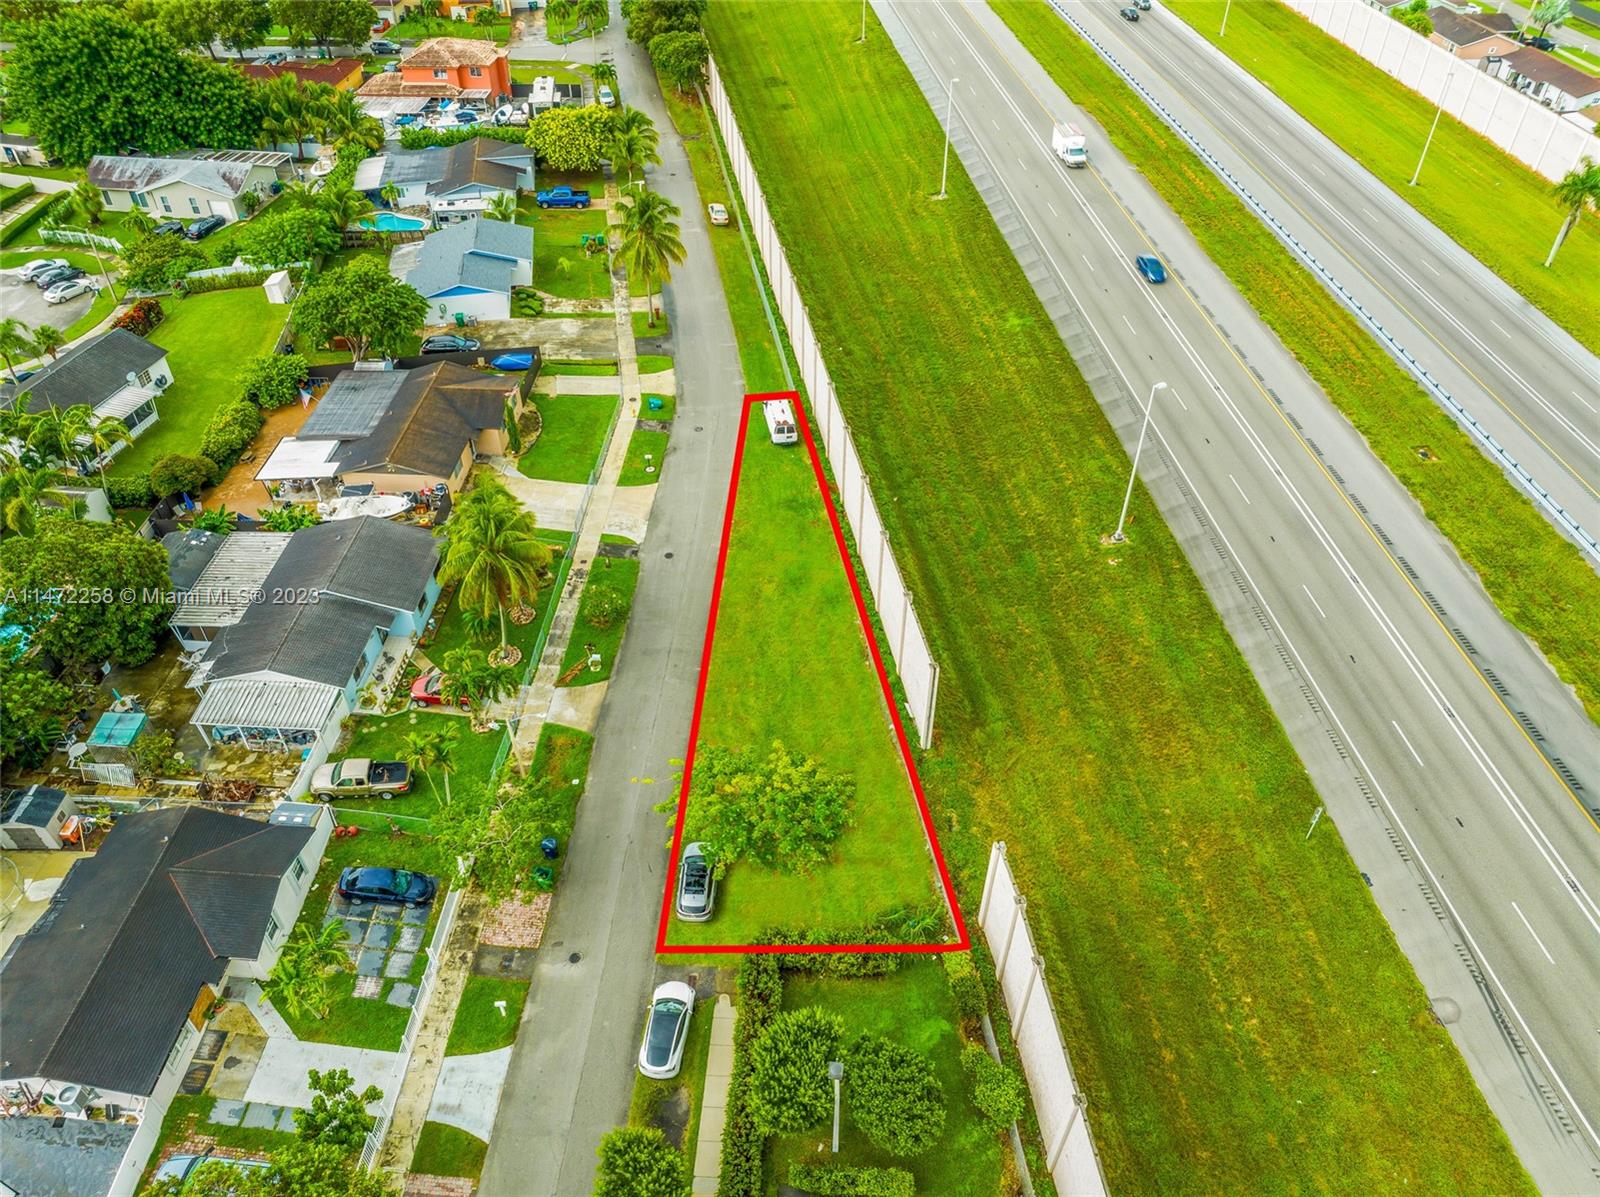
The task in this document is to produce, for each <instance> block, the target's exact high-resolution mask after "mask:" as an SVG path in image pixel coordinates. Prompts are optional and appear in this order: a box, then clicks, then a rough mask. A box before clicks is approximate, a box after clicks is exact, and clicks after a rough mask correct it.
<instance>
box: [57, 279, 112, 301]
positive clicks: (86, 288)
mask: <svg viewBox="0 0 1600 1197" xmlns="http://www.w3.org/2000/svg"><path fill="white" fill-rule="evenodd" d="M91 291H92V292H94V293H95V294H97V295H98V294H99V292H100V285H99V284H98V283H96V282H93V281H92V280H90V279H87V278H73V279H68V280H67V281H66V282H63V283H57V284H55V286H53V287H51V288H50V289H49V290H48V291H46V292H45V293H44V301H45V302H46V303H66V302H67V300H69V299H76V298H78V296H80V295H87V294H89V293H90V292H91Z"/></svg>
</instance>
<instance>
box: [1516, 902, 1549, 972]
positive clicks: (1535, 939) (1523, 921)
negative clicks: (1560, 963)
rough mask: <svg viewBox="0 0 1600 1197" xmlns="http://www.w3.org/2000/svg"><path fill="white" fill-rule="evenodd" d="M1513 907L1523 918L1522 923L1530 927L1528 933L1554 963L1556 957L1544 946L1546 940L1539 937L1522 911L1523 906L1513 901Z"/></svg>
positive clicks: (1547, 958) (1545, 956) (1519, 916)
mask: <svg viewBox="0 0 1600 1197" xmlns="http://www.w3.org/2000/svg"><path fill="white" fill-rule="evenodd" d="M1511 909H1512V910H1515V911H1516V912H1517V917H1518V918H1519V919H1521V920H1522V925H1523V926H1524V927H1526V928H1527V929H1528V934H1529V935H1531V936H1533V942H1534V943H1536V944H1538V945H1539V950H1540V951H1541V952H1543V953H1544V958H1545V959H1546V960H1548V961H1549V962H1550V963H1551V964H1554V963H1555V962H1556V958H1555V957H1554V956H1552V955H1551V954H1550V949H1549V948H1547V947H1545V946H1544V940H1542V939H1540V938H1539V933H1538V932H1537V931H1535V930H1534V929H1533V924H1532V923H1530V922H1529V921H1528V916H1527V915H1525V914H1523V913H1522V907H1520V906H1518V905H1517V904H1516V903H1515V902H1513V903H1511Z"/></svg>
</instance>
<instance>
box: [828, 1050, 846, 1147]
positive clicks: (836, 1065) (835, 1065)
mask: <svg viewBox="0 0 1600 1197" xmlns="http://www.w3.org/2000/svg"><path fill="white" fill-rule="evenodd" d="M828 1075H829V1076H830V1077H832V1078H833V1154H834V1155H838V1154H839V1082H840V1081H842V1080H844V1061H843V1060H829V1061H828Z"/></svg>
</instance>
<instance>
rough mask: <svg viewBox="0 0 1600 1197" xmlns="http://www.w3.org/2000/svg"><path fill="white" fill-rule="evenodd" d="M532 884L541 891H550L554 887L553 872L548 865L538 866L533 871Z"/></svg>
mask: <svg viewBox="0 0 1600 1197" xmlns="http://www.w3.org/2000/svg"><path fill="white" fill-rule="evenodd" d="M533 884H534V886H535V887H536V888H538V889H542V890H551V889H554V888H555V885H556V873H555V870H554V869H552V868H550V867H549V866H548V865H539V866H538V867H537V868H535V869H534V870H533Z"/></svg>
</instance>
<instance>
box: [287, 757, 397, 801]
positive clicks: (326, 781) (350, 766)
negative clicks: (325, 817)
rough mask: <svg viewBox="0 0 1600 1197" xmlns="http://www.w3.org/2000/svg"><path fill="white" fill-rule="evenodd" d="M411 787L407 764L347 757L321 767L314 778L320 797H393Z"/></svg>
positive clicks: (312, 780)
mask: <svg viewBox="0 0 1600 1197" xmlns="http://www.w3.org/2000/svg"><path fill="white" fill-rule="evenodd" d="M410 788H411V768H410V766H409V765H407V764H406V763H405V762H404V761H374V760H370V759H369V758H367V757H364V756H352V757H347V758H346V759H345V760H342V761H333V762H331V763H329V764H326V765H322V766H321V767H319V768H318V769H317V771H316V772H315V773H313V774H312V775H311V792H312V793H313V794H315V795H316V796H317V797H318V798H370V797H372V796H374V795H376V796H377V797H379V798H393V797H394V796H395V795H396V794H404V793H405V792H406V791H407V790H409V789H410Z"/></svg>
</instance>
